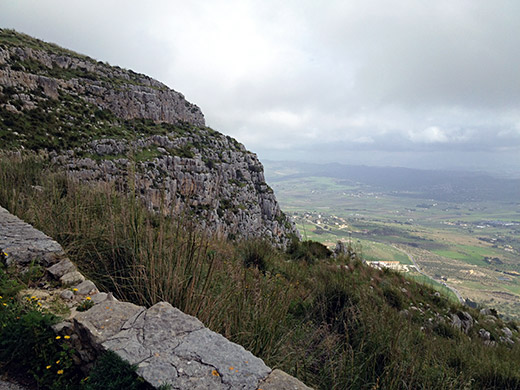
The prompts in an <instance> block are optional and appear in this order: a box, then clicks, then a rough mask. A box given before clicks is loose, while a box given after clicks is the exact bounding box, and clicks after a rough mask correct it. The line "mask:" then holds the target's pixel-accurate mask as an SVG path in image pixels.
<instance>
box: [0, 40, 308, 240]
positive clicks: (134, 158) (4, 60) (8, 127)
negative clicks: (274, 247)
mask: <svg viewBox="0 0 520 390" xmlns="http://www.w3.org/2000/svg"><path fill="white" fill-rule="evenodd" d="M0 92H1V93H0V114H1V117H2V121H0V142H2V143H3V146H4V147H7V148H11V149H20V148H26V149H27V148H29V149H34V150H41V149H44V150H47V151H49V152H50V156H51V157H52V162H53V163H55V164H58V165H59V166H60V167H63V168H65V169H66V170H67V172H69V173H70V174H72V175H73V176H75V177H77V178H79V179H81V180H84V181H108V182H113V183H115V185H116V186H117V188H119V189H122V190H128V189H132V190H134V188H135V190H136V192H137V194H138V195H140V196H141V197H142V198H143V199H144V200H145V202H146V203H147V205H148V206H149V208H150V209H155V210H157V211H162V212H168V213H169V212H171V211H174V212H175V213H184V215H189V216H190V217H194V218H195V219H196V220H197V221H198V223H199V224H200V225H201V227H203V228H204V229H207V230H209V231H211V232H212V233H215V234H220V235H222V236H227V237H230V238H233V237H237V238H238V237H245V238H263V239H269V240H272V241H273V242H275V243H276V244H278V245H280V246H284V245H286V244H287V242H288V240H289V237H290V236H291V235H293V234H295V235H298V233H297V231H296V229H295V227H294V225H293V224H292V223H291V222H290V221H289V219H288V218H287V217H286V216H285V214H284V213H282V211H281V210H280V207H279V206H278V203H277V201H276V198H275V196H274V193H273V191H272V190H271V188H270V187H269V186H268V185H267V184H266V182H265V178H264V174H263V167H262V164H261V163H260V162H259V160H258V158H257V156H256V155H255V154H253V153H251V152H249V151H247V150H246V149H245V147H244V146H243V145H242V144H240V143H239V142H237V141H236V140H234V139H232V138H231V137H228V136H224V135H223V134H221V133H219V132H217V131H215V130H212V129H210V128H208V127H205V122H204V116H203V114H202V112H201V111H200V109H199V108H198V107H197V106H196V105H194V104H192V103H190V102H188V101H187V100H186V99H184V96H182V95H181V94H180V93H178V92H176V91H173V90H171V89H169V88H168V87H166V86H165V85H164V84H162V83H160V82H158V81H156V80H153V79H151V78H150V77H147V76H145V75H141V74H137V73H134V72H132V71H129V70H124V69H121V68H119V67H112V66H109V65H108V64H106V63H102V62H97V61H95V60H93V59H91V58H89V57H86V56H82V55H79V54H77V53H73V52H70V51H68V50H65V49H62V48H59V47H57V46H55V45H50V44H47V43H45V42H42V41H38V40H36V39H33V38H31V37H28V36H26V35H23V34H18V33H15V32H13V31H9V30H0Z"/></svg>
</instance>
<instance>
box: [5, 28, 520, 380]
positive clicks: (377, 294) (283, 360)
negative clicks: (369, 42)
mask: <svg viewBox="0 0 520 390" xmlns="http://www.w3.org/2000/svg"><path fill="white" fill-rule="evenodd" d="M0 87H1V91H0V110H1V111H0V118H1V122H0V137H1V138H0V139H1V142H2V143H1V149H2V150H0V206H1V207H3V208H5V209H7V210H8V211H9V213H12V214H13V215H16V216H17V217H18V218H20V219H22V220H24V221H25V222H27V223H30V224H31V225H32V226H33V227H34V228H36V229H38V230H40V231H41V232H43V233H45V234H46V235H48V236H49V237H52V238H53V239H54V240H56V242H57V243H59V245H60V246H61V247H62V248H63V251H64V253H65V254H66V256H67V257H69V258H70V260H72V261H73V263H74V264H75V267H77V269H78V271H81V273H82V274H83V275H84V276H85V277H87V278H88V279H89V280H91V281H92V282H95V285H96V286H97V288H99V291H100V292H101V294H102V293H103V292H105V293H106V292H109V291H110V292H113V296H114V297H115V298H116V299H118V300H121V301H127V302H132V303H133V304H135V305H141V306H144V307H145V308H151V307H153V306H154V305H156V304H157V303H158V302H161V301H165V302H168V303H169V304H171V305H172V306H174V307H175V308H178V309H179V310H181V311H183V312H184V313H186V314H189V315H191V316H194V317H196V318H197V319H198V320H197V321H200V322H201V323H203V324H204V326H205V327H207V328H209V329H210V330H211V331H212V332H218V333H220V334H221V335H223V336H225V337H226V338H228V339H229V340H231V341H232V342H234V343H237V344H240V345H242V346H243V347H244V348H245V349H247V350H248V351H250V352H251V353H253V354H254V355H255V356H258V357H259V358H261V359H262V360H263V361H264V362H265V364H267V365H268V366H270V367H272V368H279V369H282V370H284V371H285V372H287V373H288V374H290V375H294V376H295V377H297V378H298V379H299V380H301V381H303V382H304V383H305V384H306V385H309V386H312V387H313V388H316V389H323V390H325V389H327V390H331V389H332V390H340V389H341V390H344V389H345V390H346V389H372V390H375V389H496V390H498V389H500V390H502V389H511V390H512V389H518V388H520V369H519V367H520V327H519V326H518V324H517V323H516V322H515V321H510V320H508V319H505V318H503V317H501V316H500V315H499V314H498V313H497V312H496V311H495V310H493V309H489V308H483V309H477V308H469V307H466V306H463V305H461V304H460V303H458V302H454V301H453V300H452V299H451V298H450V297H449V296H448V295H445V294H444V292H445V291H444V290H443V289H436V288H435V287H437V286H433V287H432V286H427V285H423V284H421V283H417V282H416V281H415V280H414V279H412V278H408V277H406V275H404V274H402V273H398V272H394V271H392V270H390V269H376V268H373V267H369V266H367V265H366V264H365V262H364V260H365V259H364V258H363V253H361V251H359V252H356V248H355V246H354V247H353V246H352V245H346V247H343V248H341V247H339V248H338V250H336V251H335V253H332V252H331V251H329V250H328V249H327V248H326V247H325V246H323V245H322V244H320V243H318V242H315V241H308V240H306V241H301V240H299V239H298V237H297V236H295V235H294V233H295V232H296V231H295V229H294V227H293V225H292V224H291V223H290V222H289V221H288V219H287V218H286V217H285V215H284V214H283V213H282V212H281V210H280V207H279V206H278V203H277V201H276V199H275V197H274V193H273V191H272V190H271V188H270V187H269V186H268V185H267V184H266V183H265V180H264V174H263V167H262V165H261V164H260V162H259V161H258V159H257V157H256V155H254V154H253V153H251V152H248V151H247V150H245V148H244V147H243V146H242V145H241V144H240V143H238V142H237V141H236V140H233V139H231V138H229V137H226V136H224V135H222V134H220V133H218V132H216V131H215V130H212V129H210V128H208V127H205V125H204V118H203V116H202V114H201V112H200V110H199V109H198V108H197V107H196V106H195V105H193V104H191V103H189V102H187V101H186V100H185V99H184V98H183V97H182V95H180V94H179V93H177V92H175V91H172V90H170V89H168V88H167V87H166V86H164V85H162V84H160V83H158V82H156V81H154V80H152V79H149V78H148V77H146V76H143V75H138V74H135V73H133V72H131V71H127V70H123V69H119V68H117V67H111V66H109V65H107V64H104V63H99V62H97V61H95V60H93V59H90V58H88V57H85V56H81V55H79V54H76V53H73V52H70V51H68V50H65V49H62V48H59V47H57V46H55V45H51V44H47V43H44V42H41V41H38V40H35V39H33V38H30V37H28V36H26V35H23V34H19V33H15V32H13V31H8V30H2V31H0ZM288 168H290V167H288ZM136 194H138V195H140V196H141V198H142V199H144V200H145V202H142V201H141V200H142V199H140V198H139V197H136V196H135V195H136ZM320 198H321V200H322V201H327V202H330V199H326V198H325V197H324V196H323V195H320ZM172 214H173V215H174V217H175V218H172ZM192 222H196V223H192ZM7 223H8V222H7V221H6V218H4V220H0V224H7ZM380 232H381V231H380ZM381 233H384V232H381ZM239 236H240V237H242V238H243V239H241V240H233V239H232V238H233V237H239ZM225 238H227V239H225ZM0 241H1V240H0ZM2 242H6V241H2ZM273 242H274V243H275V244H277V245H276V246H273V245H272V243H273ZM2 245H4V244H2ZM5 245H11V244H5ZM16 250H19V251H21V249H20V248H17V247H14V248H4V247H0V346H1V347H2V348H0V372H2V375H3V374H5V373H7V374H9V375H13V376H17V375H18V376H20V373H21V374H22V377H23V376H25V377H27V376H28V374H30V375H29V376H31V378H29V379H31V380H32V383H33V384H34V385H35V387H36V386H37V385H40V384H41V386H40V388H50V389H56V388H60V389H62V388H67V389H90V388H93V387H90V386H89V385H90V384H89V383H88V380H87V379H85V375H84V373H83V372H78V370H75V365H74V362H75V360H77V359H78V356H77V354H78V351H77V350H76V349H74V348H69V347H68V345H69V344H66V343H67V341H65V336H63V338H59V339H58V338H57V337H56V336H55V334H54V333H52V332H51V331H52V326H53V325H55V324H56V322H57V321H59V320H60V318H61V317H62V316H66V315H68V314H69V313H70V312H69V311H68V310H71V307H69V306H67V305H66V304H65V305H64V302H63V300H64V299H66V296H67V295H68V296H69V297H71V296H72V297H74V296H75V294H79V292H78V291H75V288H77V287H74V285H71V286H70V287H66V286H65V287H64V289H65V290H67V291H64V293H65V295H64V296H61V293H60V294H59V295H58V296H55V298H56V299H50V298H37V297H36V296H35V298H33V296H32V294H31V293H29V291H31V290H30V289H40V290H46V291H47V292H49V293H50V292H52V290H53V289H55V288H56V284H55V283H53V282H52V280H49V275H48V272H50V271H48V270H47V269H45V268H42V267H41V265H40V264H39V262H38V261H39V260H41V259H39V258H38V255H37V254H34V253H33V257H34V259H33V261H30V260H28V259H29V258H30V257H31V254H30V253H29V255H27V253H24V258H25V259H26V260H27V261H25V262H24V263H23V264H22V265H21V266H20V267H18V266H13V263H12V261H11V260H12V259H13V258H16V256H17V255H18V254H17V253H16ZM73 273H74V272H73ZM60 280H61V278H60ZM78 290H79V289H78ZM107 296H108V294H107ZM89 298H90V297H89ZM92 300H95V299H92ZM89 301H90V299H87V298H84V300H83V301H82V302H81V305H82V308H81V309H82V310H83V309H85V310H84V311H85V312H86V313H87V314H86V315H85V316H86V317H88V316H89V315H90V314H92V312H90V313H89V312H88V311H89V310H92V308H91V306H92V303H89ZM107 307H108V309H107ZM103 309H105V310H110V306H109V305H107V306H105V305H104V304H103V305H101V306H99V305H98V307H97V309H96V310H98V311H103ZM96 310H95V311H96ZM147 310H148V309H147ZM59 311H61V313H60V312H59ZM126 314H128V313H126ZM56 315H58V316H59V317H56ZM135 320H137V319H136V318H135ZM35 325H38V326H35ZM98 325H100V326H99V329H104V327H105V325H106V321H105V322H102V323H99V324H98ZM109 325H113V324H109ZM139 326H140V325H139ZM125 330H128V329H123V331H125ZM162 330H164V329H162ZM182 333H183V335H184V333H186V332H184V331H183V332H182ZM204 333H207V332H204ZM49 334H51V335H50V336H49ZM143 334H144V333H143ZM64 335H65V333H64ZM66 335H67V336H70V339H73V337H72V336H73V335H69V334H68V333H67V334H66ZM123 336H124V337H121V340H120V341H121V342H123V343H124V339H125V338H127V337H129V333H128V332H127V334H126V335H123ZM132 337H133V336H132ZM129 339H130V338H129ZM144 339H145V337H144V336H142V338H141V339H140V340H139V341H143V344H146V343H144V341H146V342H148V341H151V340H148V339H147V340H144ZM130 341H131V340H130ZM169 341H171V342H172V343H174V340H169ZM129 346H130V347H132V348H133V349H132V348H129V349H128V351H130V352H128V353H129V355H132V357H133V358H136V359H137V357H139V356H140V355H139V353H142V350H139V346H136V344H129ZM22 347H23V348H22ZM161 347H163V345H161V343H158V345H157V348H158V349H157V355H155V354H154V355H153V356H151V355H150V356H148V357H149V358H150V359H152V360H158V359H155V358H159V357H161V358H164V353H163V350H162V349H161ZM170 347H171V345H170ZM177 347H178V346H174V347H172V349H175V348H177ZM123 348H125V346H124V347H123ZM180 349H181V351H177V352H180V353H181V354H182V356H183V357H186V358H187V359H188V360H189V359H192V360H194V361H196V360H197V359H199V360H201V359H200V358H197V356H195V355H193V354H190V353H189V352H188V351H186V350H184V351H183V350H182V348H180ZM201 349H203V348H201ZM201 352H209V353H213V351H208V349H207V348H206V349H205V350H204V351H201ZM33 357H34V358H33ZM62 359H63V360H62ZM243 360H244V359H242V361H241V362H240V364H235V363H233V365H232V364H231V363H229V364H228V362H227V361H226V364H225V365H223V366H222V367H220V368H219V367H215V368H214V370H215V371H214V372H213V370H209V371H207V372H206V374H208V375H207V376H208V377H209V376H211V378H210V379H213V380H215V381H217V380H218V378H219V377H220V374H219V372H218V370H220V371H224V372H225V373H226V375H228V376H229V375H233V374H234V373H236V369H237V368H239V370H240V371H242V367H245V365H247V364H249V361H243ZM65 361H66V362H67V364H68V366H67V367H66V370H68V371H66V370H64V369H62V368H61V367H62V366H60V368H59V369H58V368H57V367H56V365H58V364H63V365H64V363H65ZM58 362H59V363H58ZM198 363H204V362H201V361H199V362H198ZM172 365H173V366H175V362H166V363H165V366H167V368H169V369H171V366H172ZM195 366H199V364H193V365H191V367H188V364H186V366H182V368H183V370H184V369H185V371H186V372H187V371H190V372H189V374H191V373H195V374H198V372H197V368H196V367H195ZM51 368H52V370H51ZM69 369H70V370H69ZM217 369H218V370H217ZM95 371H96V370H95V369H94V370H92V371H91V373H92V372H95ZM179 373H180V371H179ZM217 374H218V375H217ZM97 375H99V376H101V377H103V378H102V379H105V380H106V381H107V382H110V381H111V380H115V379H118V375H115V374H114V375H111V374H110V373H109V372H108V371H107V372H105V371H104V370H102V369H101V374H99V370H98V374H97ZM195 376H197V375H195ZM213 377H214V378H213ZM23 379H26V378H23ZM85 382H87V383H85ZM255 387H256V386H255ZM94 388H95V387H94ZM98 388H103V389H106V388H109V387H107V386H105V387H98ZM116 388H128V389H130V388H138V387H137V386H136V387H129V386H119V387H116ZM162 388H163V389H164V387H162ZM170 388H171V387H170ZM174 388H183V387H181V386H179V387H174ZM192 388H193V387H192ZM196 388H208V387H203V386H201V387H196ZM222 388H226V389H228V390H230V389H234V388H242V389H243V388H244V387H240V386H233V385H229V386H228V385H226V386H223V387H222ZM262 388H264V387H263V385H262ZM265 388H268V387H265ZM275 388H276V387H275ZM256 390H260V389H256ZM271 390H272V388H271Z"/></svg>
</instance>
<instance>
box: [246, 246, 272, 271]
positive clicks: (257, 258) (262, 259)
mask: <svg viewBox="0 0 520 390" xmlns="http://www.w3.org/2000/svg"><path fill="white" fill-rule="evenodd" d="M272 252H273V248H272V246H271V245H270V244H269V243H268V242H266V241H262V240H248V241H245V242H242V244H241V250H240V255H241V257H242V263H243V264H244V266H245V267H255V268H258V270H259V271H262V272H265V271H266V270H267V267H268V264H269V259H270V257H271V255H272Z"/></svg>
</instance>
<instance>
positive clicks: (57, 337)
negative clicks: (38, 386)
mask: <svg viewBox="0 0 520 390" xmlns="http://www.w3.org/2000/svg"><path fill="white" fill-rule="evenodd" d="M59 339H61V336H56V340H59ZM58 362H59V360H58ZM58 362H56V364H58Z"/></svg>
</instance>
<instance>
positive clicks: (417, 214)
mask: <svg viewBox="0 0 520 390" xmlns="http://www.w3.org/2000/svg"><path fill="white" fill-rule="evenodd" d="M298 168H299V167H298V166H296V167H292V169H290V170H289V169H288V168H287V164H277V163H272V162H271V163H266V176H267V179H268V182H269V184H270V185H271V186H272V187H273V189H274V191H275V193H276V196H277V199H278V200H279V202H280V205H281V207H282V209H283V210H284V211H285V212H286V213H287V214H288V215H289V216H291V217H292V219H293V220H294V221H295V223H296V225H297V227H298V229H299V231H300V233H301V235H302V237H303V238H304V239H312V240H316V241H320V242H322V243H324V244H326V245H329V246H331V247H333V246H334V245H335V243H336V242H337V241H338V240H341V241H344V242H347V243H351V244H352V245H353V246H354V248H355V249H356V250H357V252H358V253H360V254H362V256H363V258H364V259H365V260H367V261H376V260H383V261H385V260H386V261H399V262H400V263H401V264H407V265H410V264H411V263H412V262H411V260H410V259H412V258H413V259H414V261H415V263H416V264H417V266H418V267H419V269H420V270H421V272H423V273H424V274H425V275H428V277H426V276H424V275H421V274H419V273H416V272H414V271H413V270H412V271H410V272H409V275H410V277H414V278H419V279H421V280H426V279H429V282H430V283H432V284H435V285H438V286H441V287H444V285H446V286H448V287H450V288H452V289H454V290H456V291H457V292H458V293H460V295H462V297H463V298H464V299H469V300H470V301H473V302H477V303H478V304H480V305H483V306H491V307H494V308H496V309H497V310H498V311H499V312H501V313H503V314H504V315H506V316H510V317H516V318H520V206H519V199H520V186H518V187H517V183H516V182H513V183H512V186H511V187H510V188H509V190H508V191H510V195H508V196H509V198H508V196H506V195H504V194H503V193H500V194H499V195H500V197H501V198H500V197H499V198H500V199H496V200H495V199H492V197H491V195H490V194H492V191H491V190H489V189H486V188H483V187H482V185H480V187H479V186H476V185H473V184H474V181H471V180H469V181H468V183H469V184H467V186H468V188H470V189H469V190H468V189H467V188H463V189H458V188H455V190H453V191H454V192H455V193H454V194H451V196H450V192H449V191H447V195H446V193H444V192H438V190H437V189H435V191H437V192H435V191H434V190H428V188H427V187H426V186H423V187H421V190H419V191H416V192H414V191H411V190H410V187H411V185H409V186H408V188H406V189H404V190H401V191H400V190H399V189H398V188H397V187H396V186H393V188H389V187H388V186H387V187H385V186H377V185H375V184H373V183H374V182H375V181H374V180H373V181H372V184H367V182H363V181H361V180H360V179H359V178H357V179H356V180H349V179H348V176H347V177H345V176H343V177H341V175H337V174H336V175H328V176H327V175H324V174H320V173H316V172H308V171H309V168H308V167H304V168H302V169H300V171H299V174H298V173H296V174H295V172H298ZM367 181H370V180H367ZM509 184H511V183H507V185H509ZM471 185H473V187H471ZM418 187H419V186H418ZM432 187H433V185H432ZM425 188H426V190H425ZM517 188H518V189H519V191H518V198H516V199H515V196H514V195H516V194H517V192H516V189H517ZM477 189H478V191H477ZM428 191H430V192H428ZM457 191H458V192H457ZM479 191H480V192H479ZM461 194H463V195H461ZM464 198H467V199H464Z"/></svg>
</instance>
